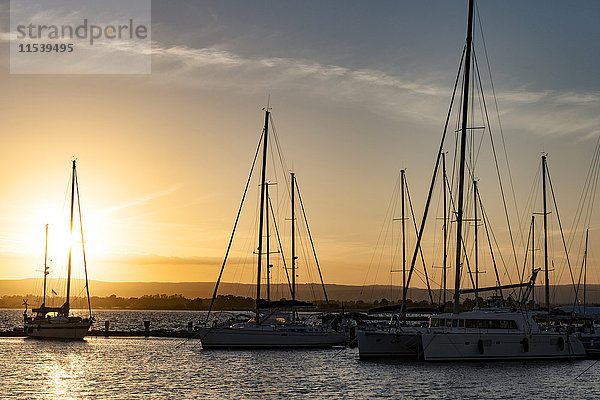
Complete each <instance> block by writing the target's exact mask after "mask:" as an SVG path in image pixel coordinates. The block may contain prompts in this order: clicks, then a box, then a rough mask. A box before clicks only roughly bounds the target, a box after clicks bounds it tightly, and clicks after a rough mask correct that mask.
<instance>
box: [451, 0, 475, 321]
mask: <svg viewBox="0 0 600 400" xmlns="http://www.w3.org/2000/svg"><path fill="white" fill-rule="evenodd" d="M472 40H473V0H469V16H468V26H467V41H466V45H465V46H466V49H465V50H466V52H465V75H464V78H463V81H464V82H463V83H464V85H463V93H462V98H463V105H462V126H461V133H460V163H459V171H460V172H459V175H458V177H459V182H458V207H457V213H456V274H455V277H454V312H455V313H458V306H459V300H460V266H461V263H460V261H461V250H462V224H463V195H464V188H465V150H466V147H467V146H466V145H467V143H466V142H467V115H468V109H469V81H470V73H471V42H472Z"/></svg>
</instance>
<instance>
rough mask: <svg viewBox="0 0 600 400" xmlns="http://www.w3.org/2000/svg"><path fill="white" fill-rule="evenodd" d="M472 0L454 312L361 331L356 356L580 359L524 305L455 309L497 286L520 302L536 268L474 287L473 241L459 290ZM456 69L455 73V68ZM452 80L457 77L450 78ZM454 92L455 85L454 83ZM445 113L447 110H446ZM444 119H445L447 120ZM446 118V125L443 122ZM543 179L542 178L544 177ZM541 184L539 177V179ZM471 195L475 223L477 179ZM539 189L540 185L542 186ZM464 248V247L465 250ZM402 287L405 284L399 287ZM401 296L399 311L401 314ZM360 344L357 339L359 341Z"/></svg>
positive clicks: (572, 344)
mask: <svg viewBox="0 0 600 400" xmlns="http://www.w3.org/2000/svg"><path fill="white" fill-rule="evenodd" d="M473 3H474V0H469V11H468V28H467V39H466V45H465V51H464V77H463V89H462V96H461V98H462V110H461V114H462V118H461V121H460V126H461V127H460V129H459V130H457V133H459V136H460V137H459V141H458V143H459V145H460V151H459V153H458V156H459V157H460V158H459V162H458V171H459V175H458V193H457V199H456V231H457V233H456V252H455V257H456V263H455V290H454V310H453V312H452V313H442V314H438V315H434V316H432V317H431V318H430V322H429V326H428V327H426V328H403V327H396V328H393V329H389V330H388V331H381V330H379V331H375V332H369V331H362V332H359V333H358V341H359V342H358V343H359V351H360V356H361V357H368V356H403V357H407V356H408V357H410V356H414V355H415V352H417V354H419V352H420V354H419V355H420V356H421V357H422V358H424V359H425V360H427V361H442V360H443V361H462V360H522V359H572V358H580V357H584V355H585V350H584V347H583V345H582V343H581V341H580V340H579V338H578V337H577V335H575V334H573V333H569V332H566V331H557V330H551V329H550V325H549V323H548V322H547V323H546V325H545V327H541V326H540V325H538V324H537V323H536V322H535V321H534V319H533V317H532V316H531V314H530V313H529V312H528V311H527V310H525V309H511V308H489V309H479V308H478V307H476V308H475V309H473V310H471V311H464V312H460V311H459V299H460V295H461V294H467V293H474V294H475V297H476V299H478V294H479V293H480V292H485V291H489V290H494V291H499V290H502V289H509V288H517V287H526V288H527V289H526V290H525V293H524V294H523V296H522V298H521V299H520V300H521V303H520V304H525V302H526V301H527V298H528V296H529V293H530V292H531V289H532V288H533V285H534V283H535V278H536V275H537V272H538V270H535V271H534V273H533V275H532V278H531V280H530V282H529V283H520V284H514V285H501V284H500V281H499V277H498V274H496V275H497V285H496V286H494V287H491V288H479V285H478V283H477V274H478V271H477V244H475V257H476V262H475V264H476V266H475V275H476V278H475V280H474V282H473V286H474V289H463V290H461V288H460V281H461V267H462V264H463V255H462V254H461V253H462V251H463V249H464V246H465V245H464V242H463V233H462V230H463V223H464V221H466V220H465V219H464V210H463V208H464V194H465V192H466V188H465V186H466V185H465V174H466V171H465V169H466V161H465V152H466V147H467V131H471V130H473V129H475V128H474V127H470V126H469V125H468V123H467V122H468V121H467V120H468V117H469V115H470V114H469V98H470V92H469V84H470V83H471V75H470V68H471V51H472V32H473V7H474V4H473ZM459 73H460V71H459ZM456 82H457V83H458V79H457V81H456ZM455 90H456V86H455ZM448 116H450V113H449V114H448ZM447 122H448V121H447ZM447 122H446V127H447V126H448V125H447ZM445 136H446V129H445V130H444V135H443V137H442V143H441V145H440V149H439V151H438V157H437V160H436V166H435V168H434V174H433V179H432V182H431V186H430V189H429V195H428V198H427V202H426V205H425V212H424V215H423V222H422V223H421V227H420V231H419V233H418V237H417V244H416V246H415V252H414V254H413V259H412V263H411V266H410V271H409V277H408V282H410V277H411V275H412V272H413V269H414V262H415V259H416V255H417V251H418V250H419V246H420V242H421V239H422V234H423V229H424V226H425V221H426V218H427V212H428V209H429V205H430V201H431V195H432V191H433V188H434V184H435V177H436V173H437V170H438V166H439V163H440V159H441V158H442V155H443V151H442V150H443V144H444V138H445ZM542 168H543V169H544V168H545V157H543V164H542ZM544 170H545V169H544ZM544 179H545V177H544ZM544 184H545V180H544ZM473 185H474V190H473V193H474V195H475V202H474V210H475V219H474V221H475V225H477V221H478V218H477V207H478V206H477V204H478V202H480V201H481V200H480V199H479V197H478V191H477V181H476V180H475V179H473ZM544 188H545V187H544ZM545 204H546V202H545V190H544V222H545V225H546V216H547V214H548V213H547V211H546V207H545ZM475 243H477V229H475ZM465 252H466V250H465ZM545 273H546V282H545V283H546V302H547V306H548V308H549V294H548V293H549V291H548V287H549V283H548V260H547V248H546V265H545ZM404 291H406V286H405V287H404ZM405 310H406V308H405V296H404V297H403V305H402V309H401V312H404V311H405ZM361 342H362V343H361Z"/></svg>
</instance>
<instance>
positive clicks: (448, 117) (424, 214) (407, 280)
mask: <svg viewBox="0 0 600 400" xmlns="http://www.w3.org/2000/svg"><path fill="white" fill-rule="evenodd" d="M466 48H467V46H466V44H465V46H464V47H463V53H462V56H461V57H460V64H459V66H458V73H457V74H456V80H455V82H454V89H453V90H452V99H451V100H450V107H449V109H448V115H447V116H446V122H445V123H444V131H443V133H442V140H441V142H440V147H439V149H438V152H437V157H436V160H435V166H434V168H433V177H432V179H431V185H430V186H429V194H428V195H427V201H426V203H425V210H424V212H423V219H422V220H421V227H420V228H419V233H418V235H417V243H416V245H415V251H414V253H413V257H412V261H411V263H410V269H409V271H408V277H407V279H406V287H404V289H403V294H402V298H403V300H402V308H401V310H402V311H403V312H404V310H405V309H406V303H405V301H404V299H406V294H407V292H408V291H407V288H408V286H409V285H410V278H411V276H412V273H413V270H414V268H415V262H416V261H417V254H418V249H419V247H420V245H421V238H422V237H423V231H424V229H425V222H426V221H427V215H428V213H429V204H430V203H431V195H432V193H433V189H434V188H435V178H436V176H437V171H438V169H439V165H440V159H441V158H442V157H441V156H442V152H443V150H444V141H445V139H446V132H448V123H449V121H450V115H451V113H452V106H453V105H454V98H455V96H456V88H457V86H458V81H459V80H460V75H461V74H460V71H461V70H462V64H463V59H464V55H465V51H466Z"/></svg>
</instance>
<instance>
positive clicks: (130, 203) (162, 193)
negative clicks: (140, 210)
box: [96, 185, 180, 215]
mask: <svg viewBox="0 0 600 400" xmlns="http://www.w3.org/2000/svg"><path fill="white" fill-rule="evenodd" d="M179 187H180V185H174V186H171V187H169V188H167V189H165V190H161V191H158V192H154V193H149V194H146V195H144V196H140V197H138V198H136V199H133V200H131V201H128V202H126V203H121V204H117V205H114V206H112V207H108V208H105V209H103V210H100V211H98V212H97V213H96V214H97V215H106V214H111V213H114V212H117V211H121V210H124V209H126V208H131V207H136V206H140V205H143V204H146V203H149V202H151V201H152V200H155V199H157V198H160V197H164V196H168V195H170V194H172V193H174V192H176V191H177V190H178V189H179Z"/></svg>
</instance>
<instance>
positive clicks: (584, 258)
mask: <svg viewBox="0 0 600 400" xmlns="http://www.w3.org/2000/svg"><path fill="white" fill-rule="evenodd" d="M589 233H590V228H588V229H586V230H585V252H584V253H583V313H584V314H585V306H586V298H585V286H586V283H587V253H588V234H589Z"/></svg>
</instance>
